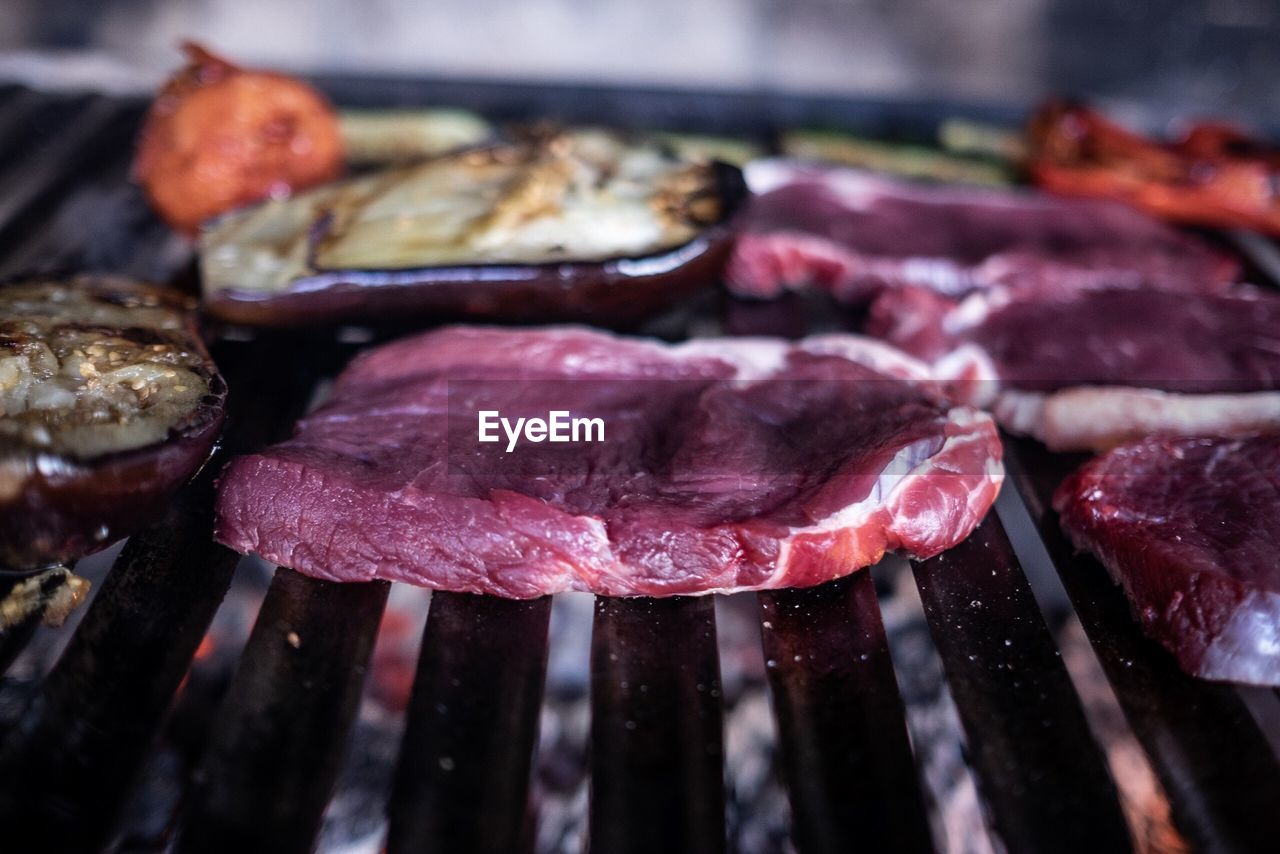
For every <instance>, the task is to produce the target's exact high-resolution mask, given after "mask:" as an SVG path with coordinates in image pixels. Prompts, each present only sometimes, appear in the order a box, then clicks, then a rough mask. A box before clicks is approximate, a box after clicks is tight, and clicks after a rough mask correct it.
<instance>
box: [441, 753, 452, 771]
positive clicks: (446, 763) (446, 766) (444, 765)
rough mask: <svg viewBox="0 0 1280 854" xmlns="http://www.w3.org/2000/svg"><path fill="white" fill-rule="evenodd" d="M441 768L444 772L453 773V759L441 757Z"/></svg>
mask: <svg viewBox="0 0 1280 854" xmlns="http://www.w3.org/2000/svg"><path fill="white" fill-rule="evenodd" d="M440 768H441V770H443V771H452V770H453V758H452V757H450V756H441V757H440Z"/></svg>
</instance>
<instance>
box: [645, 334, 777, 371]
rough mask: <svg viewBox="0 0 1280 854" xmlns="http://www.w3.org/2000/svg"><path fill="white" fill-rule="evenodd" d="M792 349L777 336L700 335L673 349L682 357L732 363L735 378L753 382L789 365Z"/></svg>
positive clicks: (673, 352) (673, 351) (672, 351)
mask: <svg viewBox="0 0 1280 854" xmlns="http://www.w3.org/2000/svg"><path fill="white" fill-rule="evenodd" d="M792 349H793V347H792V345H791V344H789V343H787V342H786V341H781V340H779V339H776V338H755V337H742V338H700V339H697V340H695V341H687V342H685V343H683V344H676V345H674V346H673V347H671V348H670V352H671V353H672V354H673V355H675V356H676V357H677V358H682V359H697V358H711V359H718V360H720V361H722V362H726V363H728V364H730V365H732V366H733V368H734V369H735V370H736V371H737V377H736V379H738V380H745V381H752V380H762V379H768V378H769V377H772V376H775V375H776V374H777V373H778V372H779V371H781V370H782V369H783V368H785V367H786V365H787V356H788V355H789V354H790V353H791V350H792Z"/></svg>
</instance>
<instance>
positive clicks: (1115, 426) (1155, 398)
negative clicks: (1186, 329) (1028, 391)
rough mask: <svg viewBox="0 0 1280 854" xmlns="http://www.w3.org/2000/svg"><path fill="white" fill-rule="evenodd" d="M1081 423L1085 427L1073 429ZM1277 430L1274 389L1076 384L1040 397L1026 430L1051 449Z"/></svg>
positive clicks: (1279, 401)
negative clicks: (1194, 390) (1195, 390)
mask: <svg viewBox="0 0 1280 854" xmlns="http://www.w3.org/2000/svg"><path fill="white" fill-rule="evenodd" d="M1005 394H1009V392H1006V393H1005ZM1081 413H1086V414H1085V415H1084V416H1083V419H1082V415H1081ZM998 417H1000V416H999V414H998ZM1001 423H1002V424H1003V423H1004V420H1003V418H1002V417H1001ZM1080 423H1083V424H1084V427H1083V429H1077V427H1078V425H1079V424H1080ZM1277 429H1280V392H1278V391H1255V392H1240V393H1235V394H1181V393H1177V392H1167V391H1161V390H1159V389H1148V388H1137V387H1132V386H1075V387H1072V388H1067V389H1062V390H1060V391H1056V392H1053V393H1052V394H1050V395H1047V396H1044V397H1043V403H1042V405H1041V411H1040V412H1039V413H1038V420H1037V421H1036V422H1035V423H1034V425H1033V426H1032V428H1031V429H1029V430H1027V431H1026V432H1027V433H1029V434H1030V435H1032V436H1034V437H1035V438H1037V439H1039V440H1040V441H1042V442H1044V443H1045V444H1046V445H1049V446H1050V447H1051V448H1052V449H1054V450H1086V449H1088V450H1105V449H1107V448H1110V447H1112V446H1114V445H1115V444H1117V443H1118V442H1121V441H1125V440H1127V439H1131V438H1134V437H1135V436H1136V435H1138V434H1164V435H1168V434H1184V435H1197V434H1204V435H1224V436H1225V435H1239V434H1244V433H1253V432H1257V431H1259V430H1262V431H1272V430H1277Z"/></svg>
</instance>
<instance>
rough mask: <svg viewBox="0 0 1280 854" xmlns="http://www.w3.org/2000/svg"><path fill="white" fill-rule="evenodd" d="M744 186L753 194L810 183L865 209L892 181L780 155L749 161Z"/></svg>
mask: <svg viewBox="0 0 1280 854" xmlns="http://www.w3.org/2000/svg"><path fill="white" fill-rule="evenodd" d="M743 176H744V177H745V179H746V182H747V187H749V188H750V190H751V192H753V193H756V194H762V193H769V192H772V191H774V190H777V189H780V188H782V187H786V186H789V185H791V184H795V183H799V182H801V181H804V182H813V183H816V184H819V185H821V186H822V187H823V188H824V189H825V190H827V191H828V192H830V193H832V194H833V195H835V196H836V197H837V198H838V199H839V200H840V202H841V203H842V204H843V205H844V206H845V207H847V208H849V209H851V210H866V209H867V208H869V207H870V206H871V203H872V202H873V201H875V200H876V199H877V198H879V197H880V196H883V195H885V194H886V191H892V190H894V189H895V188H896V185H895V184H892V183H890V182H887V181H885V179H883V178H880V177H878V176H876V175H873V174H871V173H869V172H861V171H859V170H857V169H852V168H849V167H846V166H826V165H819V164H811V163H806V162H805V161H800V160H788V159H786V158H782V157H772V158H766V159H764V160H753V161H751V162H750V163H748V164H747V167H746V168H745V169H744V170H743Z"/></svg>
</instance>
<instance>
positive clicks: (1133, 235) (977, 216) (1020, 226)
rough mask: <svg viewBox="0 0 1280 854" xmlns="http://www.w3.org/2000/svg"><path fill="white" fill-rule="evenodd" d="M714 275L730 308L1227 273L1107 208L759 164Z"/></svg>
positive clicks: (1153, 225)
mask: <svg viewBox="0 0 1280 854" xmlns="http://www.w3.org/2000/svg"><path fill="white" fill-rule="evenodd" d="M747 182H748V185H749V186H750V187H751V189H752V191H753V192H754V193H756V196H755V197H754V198H753V199H752V200H751V202H750V204H749V206H748V209H747V212H746V214H745V218H744V222H743V227H742V234H741V235H740V237H739V239H738V243H737V246H736V248H735V249H734V253H733V255H732V257H731V260H730V262H729V266H728V269H727V271H726V281H727V283H728V285H729V288H730V289H731V290H732V291H734V292H735V293H737V294H739V295H742V296H751V297H764V298H770V297H776V296H778V295H779V294H780V293H782V292H783V291H786V290H789V289H794V288H800V287H807V286H816V287H819V288H824V289H826V290H829V291H831V292H832V293H833V294H834V295H835V297H836V298H837V299H840V300H841V301H844V302H861V301H863V300H866V299H868V298H870V297H871V296H872V295H874V294H875V293H876V292H877V291H879V290H881V289H884V288H893V287H899V286H902V285H918V286H922V287H927V288H930V289H932V290H936V291H938V292H940V293H945V294H952V295H961V294H964V293H967V292H969V291H973V290H980V289H983V288H987V287H990V286H992V285H1012V286H1015V287H1018V288H1025V289H1032V290H1036V291H1042V290H1078V289H1080V288H1091V287H1113V288H1114V287H1146V288H1162V289H1168V290H1176V291H1191V292H1215V291H1220V290H1222V289H1223V288H1224V287H1225V286H1226V285H1227V283H1229V282H1231V281H1233V280H1234V279H1235V277H1236V275H1237V273H1238V272H1239V270H1238V265H1237V264H1236V263H1235V262H1234V261H1232V260H1230V259H1228V258H1227V257H1226V256H1224V255H1221V254H1219V253H1217V252H1215V251H1214V250H1212V249H1210V248H1209V247H1208V246H1207V245H1205V244H1204V243H1202V242H1201V241H1199V240H1197V239H1195V238H1192V237H1190V236H1187V235H1184V234H1182V233H1180V232H1178V231H1176V230H1174V229H1172V228H1170V227H1169V226H1167V225H1164V224H1163V223H1160V222H1158V221H1156V220H1155V219H1152V218H1150V217H1148V216H1146V215H1145V214H1142V213H1138V212H1136V211H1134V210H1131V209H1130V208H1127V207H1125V206H1124V205H1121V204H1118V203H1114V202H1109V201H1085V200H1067V199H1057V198H1053V197H1051V196H1047V195H1041V194H1037V193H1032V192H1025V191H1015V190H998V189H992V188H979V187H948V186H940V185H927V184H911V183H906V182H897V181H891V180H888V179H886V178H881V177H875V176H872V175H869V174H867V173H864V172H858V171H856V170H853V169H848V168H844V167H837V166H816V165H804V164H800V163H796V162H790V161H786V160H764V161H757V162H755V163H752V164H751V165H750V166H749V167H748V168H747Z"/></svg>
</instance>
